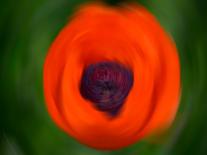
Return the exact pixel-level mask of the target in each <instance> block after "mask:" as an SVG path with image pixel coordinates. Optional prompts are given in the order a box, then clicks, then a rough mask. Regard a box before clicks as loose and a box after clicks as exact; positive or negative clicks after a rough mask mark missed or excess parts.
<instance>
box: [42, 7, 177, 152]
mask: <svg viewBox="0 0 207 155" xmlns="http://www.w3.org/2000/svg"><path fill="white" fill-rule="evenodd" d="M102 62H112V63H116V64H120V65H122V66H124V68H127V69H128V70H130V71H131V72H132V75H133V85H132V86H131V87H130V89H129V92H128V94H127V95H125V98H124V100H123V102H122V105H121V107H120V109H119V112H118V113H117V114H116V115H115V116H113V117H112V116H110V115H109V114H108V113H107V112H105V111H102V110H100V109H99V108H97V106H96V103H95V104H94V103H93V101H94V100H93V97H95V98H96V96H95V95H94V96H93V94H92V96H93V97H92V99H87V98H86V97H84V96H83V95H82V94H81V90H80V86H81V79H82V78H83V74H84V69H86V68H87V66H90V65H94V64H99V63H102ZM108 68H109V69H107V70H110V67H108ZM112 68H113V67H112ZM113 72H115V73H116V75H119V76H122V74H119V73H118V72H117V70H115V71H110V72H107V73H109V74H107V75H111V76H114V75H115V73H113ZM100 75H102V74H100ZM100 75H98V77H99V78H102V77H100ZM96 77H97V76H96ZM102 79H104V80H106V79H107V80H108V81H111V79H114V78H113V77H112V78H111V79H110V78H106V77H104V78H102ZM122 79H124V84H125V85H126V86H127V78H125V76H124V74H123V78H122ZM95 80H97V78H96V79H95ZM97 81H98V82H100V79H98V80H97ZM113 81H115V80H113ZM86 82H87V81H86ZM91 83H92V84H94V83H93V82H91ZM87 84H88V83H87ZM96 84H97V83H95V85H96ZM98 84H99V83H98ZM120 85H121V86H122V84H121V83H118V84H116V85H115V86H116V88H117V87H118V86H120ZM113 86H114V85H113ZM115 86H114V87H115ZM121 86H120V88H121V89H122V90H124V89H123V88H122V87H121ZM90 87H91V86H90ZM90 87H84V91H87V89H88V88H90ZM102 88H103V87H102V86H101V91H103V89H102ZM104 88H105V87H104ZM110 88H111V87H110ZM127 88H128V87H127ZM93 89H94V87H93ZM107 89H108V87H107ZM110 90H111V89H110ZM89 91H90V90H89ZM107 91H108V90H107ZM102 93H103V92H102ZM104 93H105V94H106V91H105V89H104ZM179 93H180V66H179V58H178V54H177V50H176V47H175V45H174V43H173V41H172V40H171V38H170V37H169V36H168V34H166V33H165V32H164V30H163V28H162V27H161V26H160V25H159V23H158V22H157V20H156V19H155V18H154V17H153V15H152V14H151V13H150V12H148V11H147V10H146V9H145V8H144V7H142V6H137V5H128V6H125V7H120V8H118V7H116V8H115V7H108V6H105V5H100V4H87V5H85V6H83V7H82V8H80V9H79V11H77V12H76V14H75V16H74V17H73V18H72V19H71V20H70V22H69V23H68V24H67V25H66V26H65V28H64V29H63V30H62V31H61V32H60V34H59V35H58V36H57V38H56V39H55V41H54V42H53V44H52V46H51V48H50V50H49V52H48V55H47V57H46V60H45V64H44V95H45V99H46V104H47V107H48V111H49V113H50V115H51V117H52V119H53V120H54V121H55V123H56V124H57V125H58V126H59V127H60V128H61V129H63V130H64V131H65V132H66V133H68V134H69V135H70V136H72V137H74V138H75V139H77V140H78V141H79V142H81V143H83V144H86V145H88V146H90V147H94V148H97V149H106V150H112V149H119V148H122V147H125V146H128V145H130V144H132V143H134V142H135V141H137V140H139V139H141V138H143V137H144V136H147V135H149V134H153V133H155V132H157V131H160V130H163V129H165V128H167V127H168V126H169V125H170V124H171V122H172V121H173V119H174V117H175V114H176V111H177V108H178V105H179ZM111 95H112V96H113V93H111ZM109 96H110V95H109ZM109 96H107V97H109ZM113 99H114V98H113ZM115 99H117V96H116V98H115ZM104 101H106V100H104ZM97 102H99V100H98V101H97ZM103 103H104V104H108V103H107V102H103Z"/></svg>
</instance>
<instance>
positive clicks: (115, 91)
mask: <svg viewBox="0 0 207 155" xmlns="http://www.w3.org/2000/svg"><path fill="white" fill-rule="evenodd" d="M132 85H133V73H132V71H131V70H130V69H128V68H126V67H125V66H123V65H121V64H118V63H116V62H99V63H96V64H91V65H89V66H87V67H86V68H85V69H84V71H83V74H82V79H81V83H80V93H81V95H82V96H83V97H84V98H85V99H88V100H89V101H91V102H92V103H93V104H94V105H95V107H96V108H97V109H98V110H100V111H103V112H107V113H109V114H110V115H112V116H114V115H116V114H117V113H118V112H119V110H120V108H121V107H122V105H123V103H124V101H125V99H126V97H127V95H128V93H129V91H130V89H131V87H132Z"/></svg>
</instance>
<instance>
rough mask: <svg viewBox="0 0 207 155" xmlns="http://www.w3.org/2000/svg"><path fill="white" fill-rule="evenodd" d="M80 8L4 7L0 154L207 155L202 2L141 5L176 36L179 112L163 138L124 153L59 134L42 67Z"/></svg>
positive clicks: (55, 1)
mask: <svg viewBox="0 0 207 155" xmlns="http://www.w3.org/2000/svg"><path fill="white" fill-rule="evenodd" d="M82 2H86V1H84V0H70V1H67V0H36V1H24V0H19V1H15V0H3V1H1V6H0V7H1V9H0V12H1V14H0V30H1V31H0V33H1V34H0V39H1V42H0V45H1V46H0V49H1V57H0V66H1V73H0V75H1V76H0V78H1V80H0V83H1V84H0V85H1V93H0V94H1V106H0V116H1V118H0V120H1V121H0V133H1V139H0V140H1V141H0V144H1V145H0V154H2V155H10V154H11V155H13V154H14V155H16V154H17V155H21V154H26V155H27V154H28V155H47V154H50V155H53V154H54V155H56V154H60V155H64V154H77V155H78V154H85V155H87V154H90V155H96V154H97V155H101V154H114V155H116V154H117V155H118V154H123V155H134V154H144V155H148V154H149V155H171V154H172V155H174V154H176V155H179V154H181V155H183V154H189V155H190V154H192V155H194V154H196V155H200V154H201V155H202V154H205V152H207V145H206V144H207V124H206V123H205V121H206V120H205V119H206V118H207V113H206V110H207V105H206V95H207V94H206V89H207V84H206V82H207V81H206V77H207V73H206V69H205V67H206V66H207V61H206V60H205V59H206V58H207V53H206V50H207V44H206V42H207V32H206V30H205V29H206V27H207V10H206V8H205V6H206V4H207V3H206V2H205V1H203V0H182V1H174V0H169V1H164V0H161V1H153V0H149V1H145V0H138V2H139V3H141V4H143V5H144V6H145V7H146V8H148V9H149V10H150V11H151V12H152V13H153V14H154V15H155V16H156V17H157V18H158V20H159V21H160V22H161V24H162V25H163V26H164V27H165V29H166V30H167V31H168V32H169V33H170V34H171V35H172V37H173V38H174V40H175V42H176V44H177V48H178V51H179V55H180V60H181V73H182V76H181V77H182V95H181V106H180V108H179V113H178V115H177V117H176V120H175V122H174V124H173V126H172V127H171V129H170V130H169V131H168V132H167V133H166V134H165V135H159V136H158V137H151V138H149V139H147V140H143V141H141V142H139V143H137V144H135V145H133V146H131V147H129V148H125V149H122V150H119V151H114V152H99V151H95V150H93V149H89V148H87V147H85V146H83V145H81V144H79V143H77V142H76V141H75V140H73V139H71V138H68V137H67V136H66V135H65V134H64V133H63V132H61V131H60V130H59V129H58V128H56V126H55V125H54V124H53V122H52V121H51V119H50V118H49V116H48V114H47V112H46V107H43V105H44V99H43V92H42V65H43V61H44V58H45V55H46V51H47V49H48V48H49V46H50V44H51V42H52V41H53V40H54V38H55V37H56V35H57V33H58V32H59V31H60V29H61V28H62V27H63V26H64V25H65V24H66V23H67V21H68V18H69V15H70V14H71V13H73V12H74V11H75V10H76V7H77V6H78V5H79V4H81V3H82Z"/></svg>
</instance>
